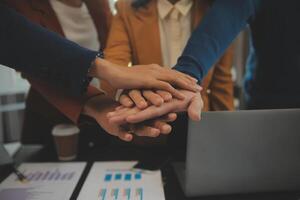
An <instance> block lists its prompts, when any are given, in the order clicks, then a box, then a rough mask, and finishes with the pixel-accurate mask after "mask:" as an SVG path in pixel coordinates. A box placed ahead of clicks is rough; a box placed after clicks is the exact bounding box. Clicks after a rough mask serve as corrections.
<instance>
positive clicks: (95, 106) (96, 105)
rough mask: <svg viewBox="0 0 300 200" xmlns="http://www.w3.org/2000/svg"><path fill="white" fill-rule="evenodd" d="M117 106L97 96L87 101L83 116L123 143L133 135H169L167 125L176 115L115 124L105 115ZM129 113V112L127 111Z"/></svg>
mask: <svg viewBox="0 0 300 200" xmlns="http://www.w3.org/2000/svg"><path fill="white" fill-rule="evenodd" d="M118 105H119V104H117V103H116V102H115V101H113V100H111V99H110V98H108V97H106V96H104V95H99V96H96V97H93V98H91V99H89V100H88V101H87V103H86V104H85V106H84V109H83V112H82V113H83V114H85V115H88V116H90V117H92V118H94V119H95V120H96V121H97V123H98V124H99V125H100V126H101V127H102V128H103V129H104V130H105V131H106V132H108V133H109V134H111V135H114V136H116V137H119V138H120V139H121V140H124V141H128V142H129V141H131V140H132V139H133V134H135V135H137V136H145V137H157V136H159V135H160V134H169V133H170V132H171V130H172V127H171V126H170V125H169V124H168V123H169V122H173V121H175V120H176V118H177V115H176V114H175V113H170V114H168V115H165V116H163V117H161V118H159V119H156V120H149V121H146V122H142V123H137V124H129V123H123V124H122V125H121V124H116V123H113V122H110V121H109V120H108V118H107V117H106V116H107V113H108V112H111V111H113V110H114V109H115V108H116V107H117V106H118ZM128 112H129V113H131V110H128Z"/></svg>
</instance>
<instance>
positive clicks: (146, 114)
mask: <svg viewBox="0 0 300 200" xmlns="http://www.w3.org/2000/svg"><path fill="white" fill-rule="evenodd" d="M177 107H178V104H176V103H164V104H163V105H162V106H160V107H156V106H150V107H148V108H146V109H145V110H142V111H140V112H136V113H135V114H132V115H129V116H128V117H126V121H127V122H128V123H139V122H142V121H146V120H149V119H154V118H157V117H160V116H162V115H165V114H167V113H170V112H173V111H175V110H176V108H177Z"/></svg>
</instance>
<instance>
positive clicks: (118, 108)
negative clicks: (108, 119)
mask: <svg viewBox="0 0 300 200" xmlns="http://www.w3.org/2000/svg"><path fill="white" fill-rule="evenodd" d="M124 108H125V107H124V106H118V107H116V108H115V111H118V110H122V109H124Z"/></svg>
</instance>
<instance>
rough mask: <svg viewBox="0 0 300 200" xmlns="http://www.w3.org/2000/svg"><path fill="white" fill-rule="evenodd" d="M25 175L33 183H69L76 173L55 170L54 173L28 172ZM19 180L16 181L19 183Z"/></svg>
mask: <svg viewBox="0 0 300 200" xmlns="http://www.w3.org/2000/svg"><path fill="white" fill-rule="evenodd" d="M23 174H24V175H25V176H26V178H27V180H29V181H30V182H32V181H67V180H71V179H72V178H73V177H74V175H75V172H74V171H73V172H65V173H62V172H61V171H60V170H59V169H54V170H52V171H45V172H41V171H35V172H26V171H24V172H23ZM17 180H18V179H16V181H17Z"/></svg>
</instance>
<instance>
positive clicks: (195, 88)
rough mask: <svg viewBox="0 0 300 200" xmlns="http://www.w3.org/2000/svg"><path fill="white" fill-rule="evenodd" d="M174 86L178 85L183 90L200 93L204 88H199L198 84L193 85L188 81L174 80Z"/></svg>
mask: <svg viewBox="0 0 300 200" xmlns="http://www.w3.org/2000/svg"><path fill="white" fill-rule="evenodd" d="M172 84H173V85H176V86H177V87H179V88H181V89H184V90H190V91H192V92H200V91H201V90H202V87H201V86H199V85H198V84H196V83H191V82H190V81H186V80H183V79H173V82H172Z"/></svg>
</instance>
